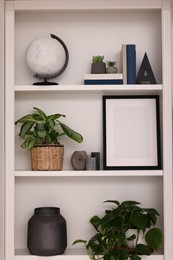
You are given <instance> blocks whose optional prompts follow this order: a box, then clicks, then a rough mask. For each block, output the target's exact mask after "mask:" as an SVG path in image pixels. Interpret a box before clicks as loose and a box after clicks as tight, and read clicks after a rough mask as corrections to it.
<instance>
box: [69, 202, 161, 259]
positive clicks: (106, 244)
mask: <svg viewBox="0 0 173 260" xmlns="http://www.w3.org/2000/svg"><path fill="white" fill-rule="evenodd" d="M105 202H106V203H108V202H109V203H113V204H114V205H116V207H114V208H112V209H111V210H106V211H105V214H104V216H103V217H101V218H100V217H98V216H97V215H96V216H93V217H92V218H91V219H90V223H91V224H92V226H93V227H94V228H95V230H96V234H95V235H94V236H92V237H91V238H90V239H89V241H86V240H82V239H78V240H75V241H74V243H73V244H77V243H83V244H84V245H85V247H86V250H87V253H88V255H89V257H90V258H91V259H93V260H96V259H104V260H140V259H141V257H140V255H150V254H151V253H152V252H153V251H154V250H157V249H158V248H159V247H160V245H161V243H162V240H163V235H162V232H161V230H160V229H159V228H158V227H155V225H156V222H157V217H158V216H159V213H158V212H157V210H156V209H154V208H141V207H140V203H139V202H136V201H124V202H122V203H120V202H118V201H116V200H108V201H105ZM130 229H132V233H131V235H130V236H129V235H127V231H128V230H130ZM134 230H136V231H137V232H134ZM140 232H142V234H143V236H144V238H145V242H144V243H143V242H140V241H139V235H140ZM129 242H131V246H129Z"/></svg>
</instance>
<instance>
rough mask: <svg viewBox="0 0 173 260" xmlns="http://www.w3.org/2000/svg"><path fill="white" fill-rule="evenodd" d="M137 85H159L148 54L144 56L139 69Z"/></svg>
mask: <svg viewBox="0 0 173 260" xmlns="http://www.w3.org/2000/svg"><path fill="white" fill-rule="evenodd" d="M136 83H137V84H157V83H156V79H155V76H154V73H153V70H152V68H151V65H150V62H149V59H148V56H147V54H146V53H145V54H144V58H143V60H142V63H141V67H140V69H139V72H138V75H137V79H136Z"/></svg>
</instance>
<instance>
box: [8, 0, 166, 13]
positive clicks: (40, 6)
mask: <svg viewBox="0 0 173 260" xmlns="http://www.w3.org/2000/svg"><path fill="white" fill-rule="evenodd" d="M7 3H8V2H7ZM14 3H15V5H14V8H15V10H17V11H24V10H27V11H44V10H45V11H46V12H48V11H55V10H60V11H64V10H69V11H73V10H75V11H77V10H78V11H82V10H91V11H95V10H98V11H99V10H100V11H101V10H104V11H105V10H107V11H114V10H135V9H137V10H138V9H140V10H141V9H145V10H148V9H160V8H161V7H162V5H163V1H162V0H146V1H143V2H141V1H140V2H139V1H138V0H131V1H130V5H129V0H117V1H114V0H107V1H104V0H95V1H92V0H88V1H86V2H84V1H81V0H71V1H70V2H69V1H68V0H64V1H61V0H49V2H47V1H44V0H43V1H38V0H36V1H14Z"/></svg>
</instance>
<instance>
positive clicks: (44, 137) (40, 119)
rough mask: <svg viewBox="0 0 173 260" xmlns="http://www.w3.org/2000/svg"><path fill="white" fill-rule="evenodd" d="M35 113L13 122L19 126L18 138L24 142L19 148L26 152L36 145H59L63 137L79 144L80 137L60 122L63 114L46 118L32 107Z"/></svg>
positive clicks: (37, 109) (40, 111) (39, 110)
mask: <svg viewBox="0 0 173 260" xmlns="http://www.w3.org/2000/svg"><path fill="white" fill-rule="evenodd" d="M33 109H34V110H35V112H33V113H32V114H27V115H25V116H23V117H21V118H20V119H18V120H17V121H16V122H15V125H17V124H21V128H20V132H19V136H20V137H21V139H23V140H24V142H23V143H22V145H21V147H22V148H24V149H27V150H30V149H32V148H33V147H34V146H37V145H51V144H60V142H59V139H60V137H62V136H63V135H66V136H68V137H69V138H71V139H72V140H74V141H76V142H78V143H81V142H82V141H83V137H82V135H80V134H79V133H77V132H76V131H74V130H73V129H71V128H70V127H68V126H67V125H65V124H63V123H62V122H60V120H59V118H60V117H65V115H63V114H53V115H49V116H47V115H46V114H45V113H44V112H43V111H42V110H41V109H39V108H37V107H34V108H33Z"/></svg>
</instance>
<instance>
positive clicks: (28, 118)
mask: <svg viewBox="0 0 173 260" xmlns="http://www.w3.org/2000/svg"><path fill="white" fill-rule="evenodd" d="M27 122H32V123H38V120H36V119H35V118H34V117H33V115H32V114H28V115H26V116H23V117H21V118H20V119H18V120H17V121H16V122H15V125H17V124H18V123H21V124H23V123H27Z"/></svg>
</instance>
